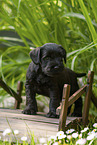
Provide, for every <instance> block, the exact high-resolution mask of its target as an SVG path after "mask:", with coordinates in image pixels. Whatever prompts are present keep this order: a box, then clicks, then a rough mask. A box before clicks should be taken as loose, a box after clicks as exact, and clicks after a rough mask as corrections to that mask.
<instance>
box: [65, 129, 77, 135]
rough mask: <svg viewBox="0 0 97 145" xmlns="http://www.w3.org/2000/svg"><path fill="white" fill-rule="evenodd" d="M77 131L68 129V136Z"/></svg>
mask: <svg viewBox="0 0 97 145" xmlns="http://www.w3.org/2000/svg"><path fill="white" fill-rule="evenodd" d="M74 131H75V130H74V129H68V130H67V131H66V133H67V134H70V133H72V132H74Z"/></svg>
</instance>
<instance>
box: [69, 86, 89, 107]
mask: <svg viewBox="0 0 97 145" xmlns="http://www.w3.org/2000/svg"><path fill="white" fill-rule="evenodd" d="M86 87H87V85H84V86H83V87H82V88H80V89H79V90H78V91H76V92H75V93H74V94H73V95H72V96H71V97H69V100H68V107H69V106H71V105H72V104H73V103H74V102H75V101H76V100H77V99H78V98H79V97H80V96H81V95H82V94H83V93H85V91H86Z"/></svg>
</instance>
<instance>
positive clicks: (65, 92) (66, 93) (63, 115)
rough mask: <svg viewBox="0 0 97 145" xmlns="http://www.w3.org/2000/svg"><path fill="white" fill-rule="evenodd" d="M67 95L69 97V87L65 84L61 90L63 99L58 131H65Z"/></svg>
mask: <svg viewBox="0 0 97 145" xmlns="http://www.w3.org/2000/svg"><path fill="white" fill-rule="evenodd" d="M69 95H70V85H68V84H65V85H64V88H63V98H62V106H61V112H60V118H59V129H58V130H63V131H65V125H66V118H67V110H68V99H69Z"/></svg>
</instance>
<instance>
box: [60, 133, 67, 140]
mask: <svg viewBox="0 0 97 145" xmlns="http://www.w3.org/2000/svg"><path fill="white" fill-rule="evenodd" d="M62 138H66V135H65V134H63V135H59V136H58V139H62Z"/></svg>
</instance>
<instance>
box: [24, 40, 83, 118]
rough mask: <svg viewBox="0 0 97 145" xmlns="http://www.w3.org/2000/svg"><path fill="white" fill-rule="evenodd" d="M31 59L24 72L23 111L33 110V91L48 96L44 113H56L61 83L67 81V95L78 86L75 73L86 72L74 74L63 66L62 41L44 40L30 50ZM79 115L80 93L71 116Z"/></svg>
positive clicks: (64, 55) (35, 110) (26, 112)
mask: <svg viewBox="0 0 97 145" xmlns="http://www.w3.org/2000/svg"><path fill="white" fill-rule="evenodd" d="M30 57H31V59H32V62H31V63H30V65H29V68H28V71H27V75H26V84H25V88H26V100H27V106H26V109H25V110H24V111H23V113H24V114H36V112H37V102H36V99H35V96H36V93H38V94H42V95H44V96H48V97H50V103H49V113H48V114H47V117H57V115H56V108H57V107H58V106H59V105H60V102H61V100H62V91H63V85H64V84H70V85H71V90H70V95H72V94H73V93H74V92H75V91H77V90H78V89H79V86H78V83H77V77H82V76H84V75H85V73H81V74H77V73H75V72H73V71H72V70H70V69H68V68H65V67H64V64H63V59H64V61H65V63H66V51H65V49H64V48H63V47H62V46H61V45H57V44H55V43H47V44H45V45H43V46H41V47H38V48H36V49H34V50H32V51H31V52H30ZM81 115H82V99H81V97H80V98H79V99H78V100H77V101H76V102H75V109H74V116H81Z"/></svg>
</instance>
